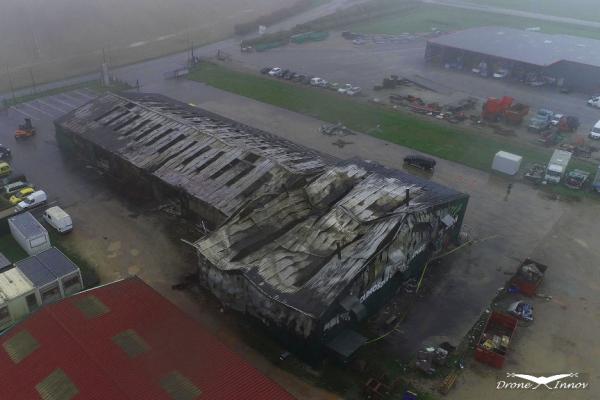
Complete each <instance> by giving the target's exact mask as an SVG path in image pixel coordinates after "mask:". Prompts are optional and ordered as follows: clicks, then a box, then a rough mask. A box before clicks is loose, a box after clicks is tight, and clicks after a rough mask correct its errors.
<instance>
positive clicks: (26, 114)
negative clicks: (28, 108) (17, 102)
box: [10, 106, 33, 118]
mask: <svg viewBox="0 0 600 400" xmlns="http://www.w3.org/2000/svg"><path fill="white" fill-rule="evenodd" d="M10 109H11V110H14V111H16V112H18V113H20V114H23V115H24V116H26V117H27V118H33V116H32V115H30V114H28V113H26V112H25V111H22V110H19V109H18V108H17V107H15V106H12V107H11V108H10Z"/></svg>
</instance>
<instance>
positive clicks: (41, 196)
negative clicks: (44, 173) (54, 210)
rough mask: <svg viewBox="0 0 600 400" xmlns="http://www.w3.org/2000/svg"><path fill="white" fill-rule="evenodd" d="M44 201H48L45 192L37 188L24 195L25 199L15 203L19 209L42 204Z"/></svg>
mask: <svg viewBox="0 0 600 400" xmlns="http://www.w3.org/2000/svg"><path fill="white" fill-rule="evenodd" d="M46 201H48V196H46V192H44V191H43V190H38V191H35V192H33V193H31V194H30V195H29V196H27V197H25V199H24V200H23V201H22V202H20V203H19V204H17V207H18V208H19V209H20V210H26V209H28V208H33V207H36V206H38V205H40V204H43V203H45V202H46Z"/></svg>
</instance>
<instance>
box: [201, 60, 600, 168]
mask: <svg viewBox="0 0 600 400" xmlns="http://www.w3.org/2000/svg"><path fill="white" fill-rule="evenodd" d="M189 78H190V79H193V80H198V81H203V82H206V83H207V84H209V85H211V86H214V87H217V88H219V89H223V90H227V91H229V92H233V93H236V94H239V95H242V96H246V97H250V98H253V99H255V100H259V101H262V102H265V103H269V104H272V105H275V106H279V107H283V108H286V109H288V110H292V111H296V112H299V113H303V114H308V115H311V116H314V117H316V118H319V119H321V120H323V121H327V122H331V123H335V122H338V121H341V122H343V123H344V124H345V125H346V126H348V127H349V128H351V129H354V130H357V131H360V132H376V133H372V134H373V136H376V137H378V138H381V139H384V140H387V141H390V142H393V143H397V144H399V145H402V146H406V147H410V148H413V149H416V150H419V151H422V152H425V153H429V154H431V155H434V156H437V157H440V158H443V159H446V160H451V161H456V162H460V163H462V164H465V165H467V166H469V167H473V168H477V169H480V170H484V171H489V169H490V165H491V162H492V159H493V156H494V154H495V153H496V152H497V151H498V150H505V151H509V152H512V153H517V154H520V155H522V156H523V157H524V159H525V161H526V162H540V163H545V162H547V161H548V160H549V158H550V156H551V153H552V150H550V149H544V148H539V147H536V146H533V145H528V144H526V143H522V142H518V141H516V140H514V139H509V138H502V137H498V136H492V135H489V136H488V135H484V134H478V133H475V132H471V131H469V130H465V129H461V128H459V127H456V126H453V125H450V124H447V123H443V122H437V121H432V120H429V119H421V118H418V117H416V116H414V115H412V114H410V113H405V112H399V111H394V110H390V109H386V108H383V107H380V106H376V105H371V104H368V103H365V102H362V101H357V100H355V99H351V98H347V97H342V96H339V95H337V94H335V93H332V92H328V91H324V90H322V89H314V88H310V87H305V86H299V85H295V84H291V83H287V82H284V81H279V80H275V79H270V78H264V77H261V76H257V75H253V74H249V73H244V72H238V71H233V70H230V69H227V68H225V67H222V66H218V65H214V64H203V65H202V66H201V67H200V68H198V69H197V70H195V71H193V72H192V73H191V74H190V75H189ZM377 125H380V128H381V129H378V130H374V128H375V127H376V126H377ZM571 166H572V167H574V168H580V169H584V170H587V171H590V172H592V173H593V172H595V167H594V166H593V165H592V164H590V163H587V162H582V161H579V160H576V161H573V162H572V163H571Z"/></svg>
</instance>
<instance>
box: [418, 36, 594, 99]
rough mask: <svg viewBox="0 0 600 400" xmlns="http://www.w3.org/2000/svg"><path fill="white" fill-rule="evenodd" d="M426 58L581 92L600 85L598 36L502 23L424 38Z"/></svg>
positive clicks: (486, 74)
mask: <svg viewBox="0 0 600 400" xmlns="http://www.w3.org/2000/svg"><path fill="white" fill-rule="evenodd" d="M425 59H426V60H427V61H428V62H430V63H433V64H438V65H444V66H446V67H449V68H458V69H465V70H472V71H473V72H475V73H478V74H481V75H482V76H486V77H487V76H492V75H493V76H494V77H495V78H500V79H504V78H511V79H516V80H520V81H523V82H525V83H527V84H530V85H532V86H538V85H543V84H546V83H551V84H556V85H560V86H565V87H568V88H569V89H573V90H577V91H580V92H583V93H595V92H597V91H598V89H600V41H599V40H595V39H589V38H584V37H577V36H570V35H558V34H545V33H540V32H536V31H533V30H520V29H514V28H507V27H496V26H492V27H480V28H471V29H465V30H462V31H458V32H453V33H450V34H447V35H443V36H440V37H437V38H433V39H429V40H428V41H427V48H426V52H425Z"/></svg>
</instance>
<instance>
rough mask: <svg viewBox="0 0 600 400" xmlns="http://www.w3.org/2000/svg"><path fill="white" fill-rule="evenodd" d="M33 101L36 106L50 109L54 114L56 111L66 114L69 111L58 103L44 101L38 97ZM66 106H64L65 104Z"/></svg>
mask: <svg viewBox="0 0 600 400" xmlns="http://www.w3.org/2000/svg"><path fill="white" fill-rule="evenodd" d="M32 103H34V104H35V105H36V106H38V107H40V108H43V109H44V110H47V111H49V112H50V113H52V114H54V113H55V111H57V112H59V113H63V114H66V113H68V112H69V110H68V109H67V110H65V109H64V108H62V107H59V106H57V105H56V104H51V103H48V102H47V101H44V100H42V99H36V100H34V101H33V102H32ZM63 107H64V106H63Z"/></svg>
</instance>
